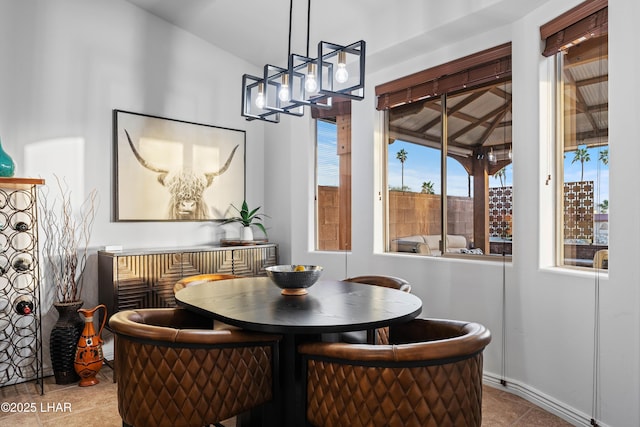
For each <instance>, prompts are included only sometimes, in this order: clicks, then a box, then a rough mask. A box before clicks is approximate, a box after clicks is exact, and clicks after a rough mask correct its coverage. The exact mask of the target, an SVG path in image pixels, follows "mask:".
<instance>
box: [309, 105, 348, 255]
mask: <svg viewBox="0 0 640 427" xmlns="http://www.w3.org/2000/svg"><path fill="white" fill-rule="evenodd" d="M347 105H350V104H349V103H348V102H339V103H337V107H334V108H333V109H331V110H318V109H314V110H312V111H313V113H314V117H315V118H317V120H316V250H320V251H338V250H345V251H346V250H351V112H350V108H349V107H347Z"/></svg>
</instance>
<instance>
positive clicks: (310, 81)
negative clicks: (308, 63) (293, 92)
mask: <svg viewBox="0 0 640 427" xmlns="http://www.w3.org/2000/svg"><path fill="white" fill-rule="evenodd" d="M304 90H306V91H307V93H316V92H317V91H318V81H317V80H316V75H315V74H307V78H306V79H305V81H304Z"/></svg>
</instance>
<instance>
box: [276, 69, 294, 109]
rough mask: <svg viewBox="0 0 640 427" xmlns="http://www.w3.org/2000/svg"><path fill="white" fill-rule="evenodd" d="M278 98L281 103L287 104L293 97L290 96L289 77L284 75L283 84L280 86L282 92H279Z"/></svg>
mask: <svg viewBox="0 0 640 427" xmlns="http://www.w3.org/2000/svg"><path fill="white" fill-rule="evenodd" d="M278 98H280V101H282V102H287V101H288V100H289V99H291V97H290V96H289V75H288V74H283V75H282V84H281V85H280V90H278Z"/></svg>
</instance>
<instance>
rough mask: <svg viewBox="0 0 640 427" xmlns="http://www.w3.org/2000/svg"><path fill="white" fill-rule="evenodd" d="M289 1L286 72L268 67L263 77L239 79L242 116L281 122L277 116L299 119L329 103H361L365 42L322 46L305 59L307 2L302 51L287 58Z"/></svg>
mask: <svg viewBox="0 0 640 427" xmlns="http://www.w3.org/2000/svg"><path fill="white" fill-rule="evenodd" d="M292 18H293V0H290V3H289V45H288V50H287V61H288V64H287V68H282V67H278V66H275V65H271V64H267V65H265V66H264V71H263V75H262V77H257V76H252V75H249V74H245V75H243V76H242V116H243V117H246V118H247V120H256V119H258V120H264V121H267V122H271V123H278V122H279V121H280V114H281V113H282V114H289V115H293V116H303V115H304V106H312V107H318V108H331V106H332V98H333V97H341V98H348V99H354V100H361V99H363V98H364V67H365V45H366V44H365V42H364V41H363V40H361V41H359V42H356V43H352V44H350V45H347V46H342V45H338V44H335V43H328V42H324V41H321V42H319V43H318V51H317V57H316V58H312V57H310V55H309V35H310V22H311V0H308V4H307V52H306V55H305V56H302V55H297V54H295V53H291V26H292V25H291V24H292Z"/></svg>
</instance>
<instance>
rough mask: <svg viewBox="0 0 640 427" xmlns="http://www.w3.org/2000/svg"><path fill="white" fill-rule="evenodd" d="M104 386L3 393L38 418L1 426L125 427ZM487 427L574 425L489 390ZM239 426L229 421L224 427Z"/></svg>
mask: <svg viewBox="0 0 640 427" xmlns="http://www.w3.org/2000/svg"><path fill="white" fill-rule="evenodd" d="M98 376H99V379H100V384H98V385H95V386H91V387H78V386H77V384H71V385H66V386H62V385H56V384H55V381H54V378H53V377H47V378H45V381H44V388H45V394H44V395H43V396H41V395H40V386H39V384H36V383H35V382H28V383H22V384H17V385H12V386H6V387H1V388H0V403H4V404H5V405H6V403H9V404H10V405H12V406H13V408H14V409H18V407H22V408H27V409H28V410H33V412H22V413H11V412H6V411H5V407H4V406H2V411H0V425H2V426H21V427H45V426H64V427H76V426H82V427H93V426H96V427H97V426H100V427H112V426H113V427H120V426H122V421H121V419H120V417H119V416H118V403H117V397H116V384H114V383H113V377H112V371H111V369H110V368H109V367H108V366H106V365H105V366H104V367H103V369H102V370H101V371H100V373H99V374H98ZM482 410H483V412H482V416H483V422H482V425H483V426H488V427H502V426H540V427H565V426H570V425H571V424H569V423H567V422H565V421H563V420H562V419H560V418H558V417H556V416H555V415H553V414H550V413H548V412H545V411H544V410H542V409H540V408H539V407H537V406H535V405H533V404H532V403H530V402H528V401H526V400H524V399H521V398H520V397H518V396H515V395H513V394H511V393H508V392H506V391H504V390H500V389H496V388H493V387H488V386H485V387H484V394H483V402H482ZM234 424H235V423H234V421H233V420H228V421H226V422H225V423H224V425H225V426H228V427H231V426H233V425H234Z"/></svg>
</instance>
